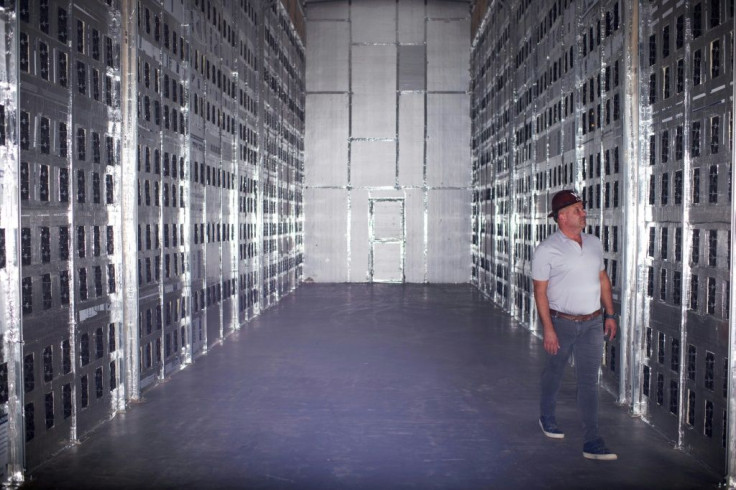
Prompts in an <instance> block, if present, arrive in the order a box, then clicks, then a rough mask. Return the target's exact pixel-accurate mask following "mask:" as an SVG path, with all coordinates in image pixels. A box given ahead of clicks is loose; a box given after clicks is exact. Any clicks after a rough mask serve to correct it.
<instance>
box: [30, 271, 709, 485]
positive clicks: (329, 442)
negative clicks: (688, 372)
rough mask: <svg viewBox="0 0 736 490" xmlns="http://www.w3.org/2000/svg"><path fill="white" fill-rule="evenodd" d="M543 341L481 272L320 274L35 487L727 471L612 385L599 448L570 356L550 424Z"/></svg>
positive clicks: (575, 480) (661, 478)
mask: <svg viewBox="0 0 736 490" xmlns="http://www.w3.org/2000/svg"><path fill="white" fill-rule="evenodd" d="M544 355H545V354H544V350H543V348H542V344H541V342H540V341H539V340H538V339H537V338H535V337H533V336H531V335H529V333H528V332H527V331H525V330H524V329H523V328H520V327H517V326H515V325H514V323H513V322H512V321H511V320H510V319H509V318H508V316H507V315H505V314H504V313H503V312H501V311H499V310H496V309H494V308H493V307H492V306H491V305H490V304H489V303H488V302H487V301H485V300H483V299H482V298H481V296H480V294H479V293H478V292H477V291H476V290H475V289H474V288H472V287H471V286H469V285H460V286H446V285H430V286H425V285H406V286H402V285H366V284H354V285H345V284H334V285H316V284H307V285H303V286H301V287H300V288H298V289H297V290H296V291H295V292H294V293H293V294H292V295H291V296H289V297H287V298H285V299H284V300H283V301H282V302H281V303H279V304H278V305H276V306H275V307H274V308H272V309H271V310H268V311H266V312H265V313H264V314H262V315H261V316H260V317H259V318H257V319H256V320H254V321H253V322H252V323H251V324H250V325H249V327H248V328H247V329H245V330H242V331H240V332H238V333H236V334H234V335H233V336H232V337H231V338H229V339H228V340H227V341H226V342H225V343H224V344H223V345H221V346H218V347H216V348H215V349H214V350H213V351H212V352H210V353H209V354H208V355H207V356H204V357H202V358H200V359H198V360H197V361H196V362H195V363H194V364H193V365H192V366H190V367H188V368H187V369H185V370H184V371H183V372H181V373H179V374H177V375H176V376H174V377H173V378H172V379H170V380H169V381H168V382H166V383H164V384H162V385H160V386H157V387H155V388H153V389H151V390H149V391H147V392H146V393H145V397H144V400H143V402H142V403H140V404H138V405H135V406H133V407H132V408H131V409H130V410H129V411H128V412H127V413H125V414H123V415H121V416H118V417H116V418H115V419H113V420H112V421H111V422H109V423H107V424H105V425H104V426H102V427H101V428H100V429H98V430H97V431H96V432H94V433H93V434H92V435H91V436H90V437H89V438H88V439H87V440H86V441H84V442H83V443H82V444H81V445H79V446H77V447H73V448H71V449H68V450H66V451H64V452H63V453H61V454H60V455H58V456H57V457H55V458H53V459H51V460H50V461H49V462H47V463H45V464H44V465H42V466H41V467H40V468H37V469H35V470H32V471H31V472H30V476H31V481H29V482H28V483H27V484H26V486H27V487H28V488H97V489H100V488H106V489H109V488H192V489H193V488H198V489H210V488H248V489H273V488H287V489H327V488H335V489H337V488H345V489H357V488H360V489H390V488H416V489H432V488H436V489H467V490H472V489H487V488H494V489H495V488H504V489H508V488H519V489H522V488H523V489H531V488H597V489H600V488H648V489H650V488H668V489H671V488H703V487H705V488H708V487H713V486H715V485H716V484H717V483H718V481H719V476H718V475H715V474H713V473H712V472H710V471H709V470H707V469H706V468H704V467H703V466H702V465H700V464H699V463H698V462H697V461H695V460H694V459H693V458H691V457H689V456H688V455H686V454H684V453H683V452H681V451H678V450H675V449H673V446H672V444H671V443H670V442H668V441H666V440H664V439H663V438H662V437H661V436H659V435H658V434H657V433H656V432H655V431H654V430H653V429H651V428H650V427H649V426H647V425H646V424H645V423H644V422H642V421H641V420H638V419H635V418H632V417H630V416H629V415H628V412H627V410H626V409H625V408H621V407H618V406H616V405H615V403H614V401H613V398H612V397H610V396H609V395H607V394H602V400H601V414H600V415H601V417H600V418H601V427H602V433H603V435H604V437H606V440H607V443H608V445H609V446H610V447H611V449H613V450H615V451H616V452H618V454H619V460H618V461H616V462H594V461H589V460H586V459H584V458H583V457H582V452H581V449H582V440H581V437H582V430H581V428H580V424H579V419H578V416H577V413H576V409H575V400H574V397H575V387H574V381H573V380H574V378H573V373H572V370H571V369H570V370H568V375H569V376H568V378H567V379H566V381H565V384H564V386H563V389H562V392H561V393H560V402H559V404H558V421H559V423H560V425H561V427H562V428H563V429H564V430H565V432H566V434H567V436H566V438H565V439H562V440H552V439H547V438H546V437H545V436H544V435H543V434H542V433H541V431H540V430H539V427H538V426H537V403H538V402H537V385H538V378H539V372H540V369H541V366H542V363H543V361H544Z"/></svg>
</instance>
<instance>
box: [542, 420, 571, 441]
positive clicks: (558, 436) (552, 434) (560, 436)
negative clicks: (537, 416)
mask: <svg viewBox="0 0 736 490" xmlns="http://www.w3.org/2000/svg"><path fill="white" fill-rule="evenodd" d="M539 427H540V428H541V429H542V432H544V435H545V436H547V437H549V438H550V439H564V438H565V434H563V433H561V432H547V431H546V430H544V426H543V425H542V421H541V420H540V421H539Z"/></svg>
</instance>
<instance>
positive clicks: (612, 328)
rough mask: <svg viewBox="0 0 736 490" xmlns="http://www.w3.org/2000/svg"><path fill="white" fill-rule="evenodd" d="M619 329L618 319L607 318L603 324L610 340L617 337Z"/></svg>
mask: <svg viewBox="0 0 736 490" xmlns="http://www.w3.org/2000/svg"><path fill="white" fill-rule="evenodd" d="M617 329H618V326H617V325H616V319H615V318H606V321H605V323H604V324H603V332H604V334H605V335H606V336H607V337H608V340H613V339H614V338H615V337H616V330H617ZM545 347H546V342H545Z"/></svg>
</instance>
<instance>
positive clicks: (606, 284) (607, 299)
mask: <svg viewBox="0 0 736 490" xmlns="http://www.w3.org/2000/svg"><path fill="white" fill-rule="evenodd" d="M600 279H601V303H603V309H604V310H605V312H606V313H608V314H609V315H613V314H615V313H616V312H615V311H614V309H613V293H612V292H611V281H610V280H609V279H608V274H607V273H606V271H605V270H602V271H601V272H600ZM616 329H617V325H616V319H615V318H607V319H606V320H605V322H604V327H603V331H604V332H605V334H606V335H608V338H609V340H613V338H614V337H616Z"/></svg>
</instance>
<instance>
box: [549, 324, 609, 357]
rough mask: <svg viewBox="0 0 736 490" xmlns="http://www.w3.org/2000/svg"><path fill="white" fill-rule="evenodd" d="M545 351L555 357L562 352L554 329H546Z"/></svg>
mask: <svg viewBox="0 0 736 490" xmlns="http://www.w3.org/2000/svg"><path fill="white" fill-rule="evenodd" d="M614 330H615V327H614ZM544 350H546V351H547V352H548V353H549V354H550V355H553V356H554V355H555V354H557V351H559V350H560V342H559V340H557V333H556V332H555V330H554V329H553V328H550V329H547V328H545V329H544Z"/></svg>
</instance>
